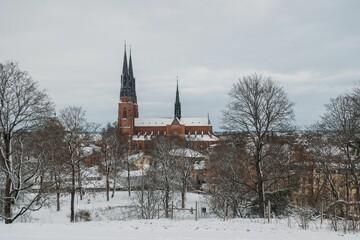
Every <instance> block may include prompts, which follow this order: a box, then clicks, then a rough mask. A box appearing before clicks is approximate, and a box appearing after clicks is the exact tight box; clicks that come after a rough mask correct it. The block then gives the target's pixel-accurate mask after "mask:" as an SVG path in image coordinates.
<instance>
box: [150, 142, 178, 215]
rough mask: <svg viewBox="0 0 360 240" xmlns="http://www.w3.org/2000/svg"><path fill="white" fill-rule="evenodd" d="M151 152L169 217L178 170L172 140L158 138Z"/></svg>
mask: <svg viewBox="0 0 360 240" xmlns="http://www.w3.org/2000/svg"><path fill="white" fill-rule="evenodd" d="M155 141H156V142H155V146H154V149H153V151H152V152H151V159H152V164H153V167H154V169H156V171H157V172H158V174H157V181H156V183H157V186H158V188H159V189H161V191H162V192H163V202H164V209H165V216H166V218H168V217H169V207H170V200H171V198H172V194H173V192H174V189H175V187H176V184H177V180H178V172H177V169H176V165H175V156H174V155H173V154H171V152H170V151H171V150H172V148H173V145H172V142H171V141H168V140H167V139H161V138H159V139H156V140H155Z"/></svg>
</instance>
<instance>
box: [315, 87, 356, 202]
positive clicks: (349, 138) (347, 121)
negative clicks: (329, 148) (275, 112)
mask: <svg viewBox="0 0 360 240" xmlns="http://www.w3.org/2000/svg"><path fill="white" fill-rule="evenodd" d="M359 103H360V91H359V90H358V88H355V89H354V90H353V91H352V92H350V93H348V94H342V95H340V96H338V97H337V98H334V99H330V103H328V104H326V112H325V114H324V115H323V116H322V119H321V122H320V127H321V129H322V130H323V131H324V132H325V133H326V134H327V135H328V137H330V138H331V143H332V144H333V145H334V146H336V147H337V149H338V150H339V151H341V155H342V158H341V162H339V163H338V166H339V167H338V170H339V171H341V172H342V175H343V181H344V184H345V189H346V191H345V195H344V196H343V199H342V200H344V201H347V202H349V201H351V200H354V201H360V174H359V171H358V167H359V166H360V137H359V136H360V105H359ZM340 168H342V169H340ZM353 190H355V199H351V192H352V191H353Z"/></svg>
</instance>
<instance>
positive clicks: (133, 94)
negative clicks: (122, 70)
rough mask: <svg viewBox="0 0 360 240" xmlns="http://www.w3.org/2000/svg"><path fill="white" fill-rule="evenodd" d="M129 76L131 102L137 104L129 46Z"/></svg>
mask: <svg viewBox="0 0 360 240" xmlns="http://www.w3.org/2000/svg"><path fill="white" fill-rule="evenodd" d="M129 75H130V96H131V97H132V99H133V102H134V103H137V97H136V88H135V77H134V72H133V66H132V57H131V45H130V56H129Z"/></svg>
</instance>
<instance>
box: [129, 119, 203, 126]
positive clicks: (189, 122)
mask: <svg viewBox="0 0 360 240" xmlns="http://www.w3.org/2000/svg"><path fill="white" fill-rule="evenodd" d="M173 120H174V118H135V126H136V127H148V126H152V127H154V126H158V127H162V126H166V125H171V123H172V121H173ZM180 124H184V125H185V126H207V125H209V124H208V119H207V118H181V119H180Z"/></svg>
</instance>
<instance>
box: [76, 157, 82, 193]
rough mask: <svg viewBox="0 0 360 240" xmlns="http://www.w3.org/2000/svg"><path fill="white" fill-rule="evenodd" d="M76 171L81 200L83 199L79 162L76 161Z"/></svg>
mask: <svg viewBox="0 0 360 240" xmlns="http://www.w3.org/2000/svg"><path fill="white" fill-rule="evenodd" d="M77 173H78V185H79V195H80V200H82V199H83V189H82V183H81V171H80V162H78V164H77Z"/></svg>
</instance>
